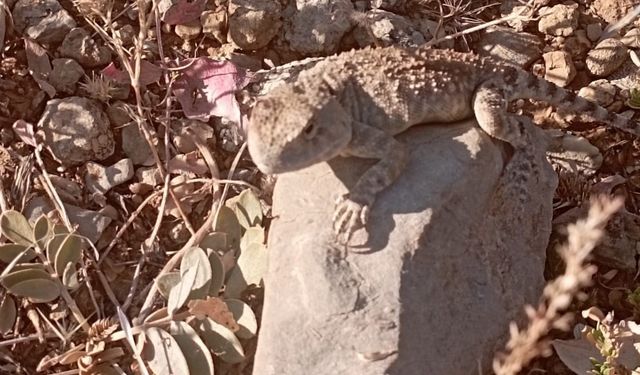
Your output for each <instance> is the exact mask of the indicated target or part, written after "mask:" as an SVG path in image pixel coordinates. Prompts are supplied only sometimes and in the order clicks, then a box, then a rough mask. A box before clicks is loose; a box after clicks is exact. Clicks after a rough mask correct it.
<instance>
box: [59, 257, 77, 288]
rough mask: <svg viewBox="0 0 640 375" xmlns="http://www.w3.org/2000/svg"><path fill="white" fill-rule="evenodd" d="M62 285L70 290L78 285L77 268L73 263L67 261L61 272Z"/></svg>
mask: <svg viewBox="0 0 640 375" xmlns="http://www.w3.org/2000/svg"><path fill="white" fill-rule="evenodd" d="M62 285H64V286H66V287H67V288H69V289H71V290H75V289H77V288H78V287H79V286H80V282H78V270H77V269H76V265H75V263H67V265H66V266H65V268H64V271H63V272H62Z"/></svg>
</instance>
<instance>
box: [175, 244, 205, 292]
mask: <svg viewBox="0 0 640 375" xmlns="http://www.w3.org/2000/svg"><path fill="white" fill-rule="evenodd" d="M191 268H195V269H196V270H197V274H196V277H195V281H194V283H193V287H192V288H191V294H190V295H189V299H202V298H205V297H206V296H207V295H208V294H209V285H210V284H211V263H209V258H208V257H207V254H206V253H205V252H204V250H202V249H201V248H199V247H192V248H191V249H189V250H187V252H186V253H185V254H184V256H183V257H182V261H181V262H180V275H182V276H183V277H184V274H185V272H187V270H189V269H191Z"/></svg>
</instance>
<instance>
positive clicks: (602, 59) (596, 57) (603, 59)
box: [585, 38, 627, 77]
mask: <svg viewBox="0 0 640 375" xmlns="http://www.w3.org/2000/svg"><path fill="white" fill-rule="evenodd" d="M625 60H627V46H625V45H624V43H622V42H621V41H619V40H618V39H614V38H609V39H605V40H603V41H602V42H600V43H598V45H596V46H595V48H594V49H592V50H591V51H589V54H588V55H587V59H586V61H585V62H586V64H587V70H588V71H589V73H591V74H593V75H594V76H596V77H606V76H608V75H609V74H611V73H613V72H614V71H615V70H616V69H618V68H619V67H620V66H621V65H622V64H623V63H624V62H625Z"/></svg>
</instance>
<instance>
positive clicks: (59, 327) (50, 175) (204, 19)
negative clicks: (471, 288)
mask: <svg viewBox="0 0 640 375" xmlns="http://www.w3.org/2000/svg"><path fill="white" fill-rule="evenodd" d="M0 4H1V5H3V6H2V7H0V46H1V51H2V62H1V64H0V125H1V127H0V175H1V177H2V180H1V181H2V185H1V186H0V188H1V189H0V190H1V192H2V194H0V207H1V208H2V211H3V212H5V214H3V216H2V217H0V232H2V234H3V242H4V245H2V246H0V271H2V272H3V273H2V276H0V284H2V288H0V373H19V374H32V373H35V372H36V371H40V372H41V373H60V372H64V371H71V372H66V373H75V372H74V371H80V373H83V374H93V373H95V374H98V373H107V374H112V373H113V374H118V373H122V372H120V371H125V372H126V373H145V372H144V370H143V369H141V363H144V365H143V366H148V367H149V369H150V370H151V371H152V372H154V373H161V372H159V371H160V370H159V369H161V368H163V366H165V367H166V365H167V364H166V363H164V362H162V360H161V359H159V358H158V357H159V356H154V354H153V352H154V351H158V350H160V349H166V348H164V347H163V346H162V345H163V344H162V342H167V340H169V341H171V340H175V341H171V342H172V343H173V342H177V345H174V347H176V346H178V347H180V348H181V349H182V350H178V351H177V352H176V351H172V352H171V353H172V356H173V357H171V363H174V364H176V365H175V366H177V368H178V369H182V368H181V367H180V366H188V367H189V369H190V371H191V373H192V374H196V373H207V371H209V370H207V369H210V370H211V371H213V370H212V369H213V367H214V366H215V368H216V373H237V374H240V373H243V374H248V373H251V370H252V367H253V356H254V352H255V346H256V341H257V339H256V332H257V327H258V322H259V320H260V315H261V311H262V299H263V286H264V285H263V282H262V276H263V274H264V273H265V272H266V271H265V268H266V265H265V262H266V255H265V253H266V248H265V245H264V243H265V237H266V233H267V232H268V228H269V225H270V219H271V206H270V205H271V195H272V190H273V182H274V178H273V177H272V176H263V175H261V174H260V173H259V171H257V169H256V168H255V166H253V164H252V163H251V160H250V157H249V155H248V154H247V153H246V151H245V148H244V146H243V142H244V135H245V130H246V124H247V118H248V115H249V114H250V106H251V105H252V103H253V102H254V101H255V97H256V95H258V94H260V93H263V92H265V91H267V90H268V89H269V88H270V87H272V86H273V85H274V84H276V83H277V82H279V81H281V80H286V79H287V77H288V75H289V74H291V71H292V69H296V68H300V67H305V66H308V64H312V63H313V61H314V60H313V58H316V57H321V56H326V55H330V54H334V53H338V52H340V51H345V50H349V49H351V48H363V47H366V46H387V45H401V46H407V47H413V46H419V45H423V44H424V43H431V44H432V45H433V46H434V47H437V48H455V49H457V50H460V51H475V52H477V53H479V54H485V55H491V56H493V57H495V58H497V59H500V60H502V61H504V62H505V63H507V64H512V65H515V66H518V67H522V68H524V69H526V70H528V71H530V72H532V73H533V74H536V75H538V76H542V77H545V78H546V79H548V80H550V81H552V82H554V83H556V84H557V85H559V86H562V87H565V88H568V89H570V90H573V91H575V92H576V93H578V95H580V96H583V97H585V98H588V99H589V100H593V101H595V102H597V103H598V104H600V105H602V106H604V107H606V108H607V109H609V110H610V111H614V112H617V113H621V114H622V115H623V116H635V111H636V109H637V108H640V91H637V90H638V88H639V87H640V76H639V73H638V72H639V71H640V70H639V69H640V68H638V66H639V65H640V58H638V56H637V55H636V52H635V51H637V49H638V48H640V22H638V21H637V20H633V19H632V20H631V21H630V22H627V23H625V24H624V25H622V27H621V28H615V27H612V25H615V24H616V23H617V21H618V20H620V19H622V18H623V17H624V16H625V15H627V14H629V13H630V12H631V11H632V9H633V6H634V2H633V1H631V0H593V1H590V0H577V1H575V2H574V1H569V2H560V1H550V0H533V1H531V2H530V4H529V7H527V6H525V5H523V4H521V3H520V2H518V1H515V0H505V1H502V2H491V1H484V0H477V1H476V0H459V1H458V0H457V1H449V0H443V1H436V0H431V1H430V0H370V1H352V0H305V1H303V0H192V1H187V0H160V1H155V0H154V1H150V0H147V1H125V0H114V1H97V0H95V1H92V0H75V1H70V0H17V1H15V0H5V1H0ZM500 18H505V19H504V20H503V21H501V22H499V23H496V24H495V25H492V26H488V25H487V23H488V22H490V21H494V20H498V19H500ZM487 26H488V27H487ZM473 27H477V28H478V31H476V32H473V33H460V32H461V31H463V30H467V29H470V28H473ZM447 36H450V37H447ZM305 58H311V60H305V61H304V62H303V63H297V61H299V60H302V59H305ZM276 67H279V68H276ZM270 68H274V69H272V70H271V71H269V72H265V71H264V70H266V69H270ZM261 69H262V71H260V72H258V71H259V70H261ZM234 93H235V94H234ZM512 107H513V108H512V110H513V111H515V112H518V113H526V114H529V115H531V116H532V117H533V119H534V121H535V122H536V124H537V125H539V126H540V127H542V128H544V129H546V130H547V131H548V133H550V134H555V136H556V139H557V140H558V141H559V142H563V143H564V144H565V146H570V147H567V148H569V149H570V150H571V151H568V152H565V153H562V154H549V155H548V158H549V160H550V161H551V162H552V163H553V166H554V168H555V170H556V172H557V175H558V178H559V186H558V189H557V190H556V193H555V198H554V202H553V209H554V215H553V216H554V218H553V223H551V224H552V225H553V226H554V228H557V229H558V230H557V231H556V232H557V233H555V234H554V235H553V236H552V241H551V243H550V245H549V250H548V257H547V264H546V270H545V276H546V277H547V279H552V278H553V277H554V276H555V275H557V274H558V273H559V272H561V270H562V263H561V262H560V261H559V259H558V257H557V255H555V253H554V250H553V249H554V248H555V246H556V245H557V244H558V243H559V242H561V241H562V239H563V236H564V235H563V233H562V230H561V228H563V227H564V226H565V225H566V224H567V223H570V222H573V221H575V219H576V218H578V217H580V216H581V215H583V214H584V212H585V210H586V208H585V205H586V203H588V197H589V196H590V195H591V194H593V193H613V194H616V195H621V196H624V197H625V199H626V202H625V207H626V208H625V209H624V210H622V211H621V212H619V213H618V214H617V216H616V217H615V218H614V220H613V221H612V222H611V223H610V225H609V227H608V230H607V236H606V239H605V241H604V243H603V244H602V245H601V246H600V247H599V248H598V249H597V251H596V254H595V255H596V256H595V261H596V264H597V265H598V266H599V270H598V273H597V274H596V276H595V283H594V285H593V287H591V288H590V289H588V290H587V291H586V293H585V295H584V298H583V299H581V300H580V301H577V302H575V303H574V304H573V305H572V311H573V312H577V313H578V314H577V316H578V317H577V322H579V323H585V324H590V325H591V326H594V323H593V319H589V317H588V316H587V317H585V316H581V315H580V314H579V312H580V311H582V310H584V309H586V308H588V307H594V306H595V307H598V308H599V309H600V310H602V311H604V312H615V319H614V320H613V321H612V322H608V321H607V324H604V326H607V327H608V326H611V325H613V324H614V323H617V322H619V321H634V320H636V321H637V319H638V317H639V315H640V297H638V292H637V289H636V288H637V287H638V283H637V281H636V279H637V270H638V267H637V257H638V254H637V250H636V248H637V240H638V239H640V236H639V235H638V234H637V233H638V230H637V228H638V223H640V219H639V218H638V216H637V214H638V207H639V204H638V202H637V193H638V190H639V187H638V186H639V184H640V180H639V176H640V174H639V173H638V168H637V164H638V162H637V160H638V159H637V157H636V156H637V154H638V148H637V146H638V141H637V139H635V138H633V137H631V136H630V135H628V134H624V133H622V132H620V131H616V130H613V129H610V128H607V127H606V126H604V125H600V126H597V127H592V126H588V125H586V124H582V123H581V122H580V121H579V120H576V119H575V116H573V117H572V116H571V115H570V114H565V113H558V112H555V111H554V110H553V109H552V108H549V107H548V106H546V105H544V104H543V103H534V102H530V101H525V100H520V101H517V102H515V103H513V106H512ZM169 187H171V188H169ZM468 194H474V192H473V191H469V193H468ZM18 212H20V213H22V215H20V214H19V213H18ZM25 218H26V219H27V220H29V221H27V220H25ZM216 218H217V219H216ZM214 221H216V222H215V223H214ZM69 233H71V234H69ZM74 233H76V234H74ZM194 244H200V249H198V250H197V251H196V250H191V248H192V247H193V245H194ZM176 253H177V254H178V255H177V256H176ZM180 258H182V260H180ZM203 259H204V260H203ZM190 268H193V269H196V268H197V269H198V270H199V271H198V272H190V271H189V269H190ZM177 269H179V271H177ZM156 278H159V279H161V282H159V289H160V290H159V294H160V295H161V297H160V298H152V297H155V296H156V294H157V293H156V292H155V290H154V289H155V288H152V285H153V283H152V281H153V280H154V279H156ZM268 287H269V286H268V285H267V288H268ZM34 291H37V292H34ZM198 301H204V302H202V303H199V302H198ZM164 306H166V307H164ZM118 311H122V314H118ZM169 314H172V315H173V316H174V318H176V317H178V318H176V319H177V320H178V321H180V322H182V323H181V324H174V325H172V326H171V327H169V325H168V324H167V322H166V317H167V315H169ZM469 314H473V311H469ZM203 317H204V319H202V318H203ZM163 319H165V320H164V321H163ZM600 320H601V321H603V319H600ZM184 322H189V323H191V324H190V325H189V324H184ZM127 324H130V325H132V326H135V328H129V329H127ZM625 324H626V323H625ZM140 327H144V328H146V331H145V336H144V340H143V338H142V337H143V336H142V335H140V334H139V333H140V332H139V331H140V329H141V328H140ZM157 327H160V328H157ZM190 327H193V328H190ZM185 337H188V339H187V338H185ZM194 337H196V338H194ZM198 337H200V338H198ZM571 337H573V334H572V333H566V332H561V331H557V332H553V333H552V335H551V338H554V339H569V338H571ZM163 340H164V341H163ZM596 341H597V340H596ZM605 341H606V340H605ZM614 341H615V340H614ZM145 342H146V345H144V347H145V349H144V350H143V351H142V354H141V357H139V358H138V357H137V356H136V355H132V354H131V353H132V350H131V346H135V345H138V346H140V347H142V346H143V344H144V343H145ZM634 342H640V340H637V341H634ZM136 343H137V344H136ZM130 345H131V346H130ZM204 345H206V346H207V347H209V348H212V350H213V352H214V354H215V355H214V356H211V355H201V356H199V357H198V356H197V355H196V356H195V357H194V356H190V355H189V353H193V352H198V351H197V350H195V349H193V348H202V347H204ZM559 345H561V344H559ZM601 346H602V345H601ZM187 348H190V349H187ZM300 349H301V350H303V349H304V348H300ZM204 351H207V352H208V350H206V349H205V350H204ZM560 352H562V349H561V350H560ZM568 352H570V353H571V350H569V351H568ZM562 353H567V351H566V350H565V351H564V352H562ZM596 354H597V351H596ZM196 357H197V358H196ZM605 357H606V358H609V357H611V356H608V355H606V354H605ZM583 359H584V358H583ZM587 360H588V358H587ZM602 361H603V363H604V359H602ZM194 363H198V366H204V367H200V370H199V371H203V372H197V370H195V369H194V368H192V367H190V366H193V364H194ZM625 365H626V366H631V367H633V366H638V365H640V363H635V365H631V364H630V363H629V362H625ZM576 366H578V365H577V364H576V363H575V361H574V362H571V361H570V360H568V359H567V355H564V356H563V358H562V359H561V358H560V357H559V356H558V354H557V353H556V352H554V353H552V354H551V356H549V357H547V358H540V359H537V360H536V361H534V363H532V364H531V365H530V366H529V367H528V370H526V371H525V372H524V373H528V372H537V371H540V372H546V373H552V374H571V373H573V372H572V371H571V370H570V369H573V370H574V371H575V369H576V368H578V367H576ZM184 371H189V370H184ZM178 373H181V372H180V371H178ZM183 373H186V372H183ZM255 373H256V374H260V371H259V369H255ZM601 373H603V374H604V373H605V372H601ZM621 373H624V372H621Z"/></svg>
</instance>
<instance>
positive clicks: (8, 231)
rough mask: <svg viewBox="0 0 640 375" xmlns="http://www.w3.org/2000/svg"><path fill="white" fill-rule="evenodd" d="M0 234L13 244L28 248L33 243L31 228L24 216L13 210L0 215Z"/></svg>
mask: <svg viewBox="0 0 640 375" xmlns="http://www.w3.org/2000/svg"><path fill="white" fill-rule="evenodd" d="M0 232H2V234H3V235H4V236H5V237H7V238H8V239H9V240H11V241H12V242H14V243H17V244H20V245H26V246H30V245H31V244H33V243H34V242H35V240H34V238H33V228H32V227H31V224H29V221H28V220H27V218H26V217H24V215H22V214H21V213H20V212H18V211H15V210H8V211H4V212H3V213H2V214H1V215H0Z"/></svg>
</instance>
